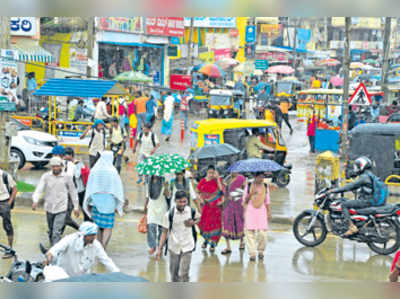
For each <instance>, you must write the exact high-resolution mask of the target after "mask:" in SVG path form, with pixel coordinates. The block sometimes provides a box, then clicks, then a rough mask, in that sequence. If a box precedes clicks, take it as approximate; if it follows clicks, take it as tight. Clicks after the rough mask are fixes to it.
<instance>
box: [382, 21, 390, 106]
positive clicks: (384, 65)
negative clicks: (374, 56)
mask: <svg viewBox="0 0 400 299" xmlns="http://www.w3.org/2000/svg"><path fill="white" fill-rule="evenodd" d="M391 31H392V18H391V17H386V18H385V33H384V39H383V63H382V81H381V86H382V87H381V88H382V91H383V92H384V95H383V103H384V104H388V96H389V89H388V84H387V77H388V74H387V73H388V69H389V52H390V38H391Z"/></svg>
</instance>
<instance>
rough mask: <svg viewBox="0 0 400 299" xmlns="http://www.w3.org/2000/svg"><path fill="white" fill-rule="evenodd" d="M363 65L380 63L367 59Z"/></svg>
mask: <svg viewBox="0 0 400 299" xmlns="http://www.w3.org/2000/svg"><path fill="white" fill-rule="evenodd" d="M363 63H367V64H374V65H375V64H378V61H376V60H375V59H365V60H364V61H363Z"/></svg>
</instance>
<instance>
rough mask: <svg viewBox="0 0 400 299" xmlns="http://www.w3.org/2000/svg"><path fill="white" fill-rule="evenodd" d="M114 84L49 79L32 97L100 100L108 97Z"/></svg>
mask: <svg viewBox="0 0 400 299" xmlns="http://www.w3.org/2000/svg"><path fill="white" fill-rule="evenodd" d="M116 84H117V82H116V81H106V80H85V79H49V80H47V81H46V83H45V84H43V86H42V87H41V88H40V89H39V90H37V91H35V93H34V95H36V96H65V97H78V98H101V97H103V96H105V95H110V93H109V92H110V91H111V89H112V88H113V87H114V85H116Z"/></svg>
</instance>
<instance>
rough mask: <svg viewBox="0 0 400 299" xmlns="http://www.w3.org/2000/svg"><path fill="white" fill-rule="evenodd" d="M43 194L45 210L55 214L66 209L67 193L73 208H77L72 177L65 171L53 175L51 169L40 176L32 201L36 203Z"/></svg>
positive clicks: (76, 197) (76, 194)
mask: <svg viewBox="0 0 400 299" xmlns="http://www.w3.org/2000/svg"><path fill="white" fill-rule="evenodd" d="M43 194H44V209H45V211H46V212H49V213H52V214H57V213H61V212H65V211H67V208H68V195H69V196H70V198H71V199H72V203H73V205H74V208H75V209H78V208H79V202H78V193H77V191H76V188H75V185H74V182H73V181H72V177H71V176H68V175H67V174H66V173H65V172H61V174H59V175H57V176H55V175H54V174H53V172H52V171H49V172H46V173H44V174H43V175H42V177H41V178H40V181H39V184H38V185H37V187H36V189H35V192H34V193H33V195H32V200H33V202H34V203H38V202H39V201H40V198H41V197H42V196H43Z"/></svg>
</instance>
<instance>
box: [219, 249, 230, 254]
mask: <svg viewBox="0 0 400 299" xmlns="http://www.w3.org/2000/svg"><path fill="white" fill-rule="evenodd" d="M231 253H232V250H230V249H228V248H227V249H224V250H222V251H221V254H231Z"/></svg>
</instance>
